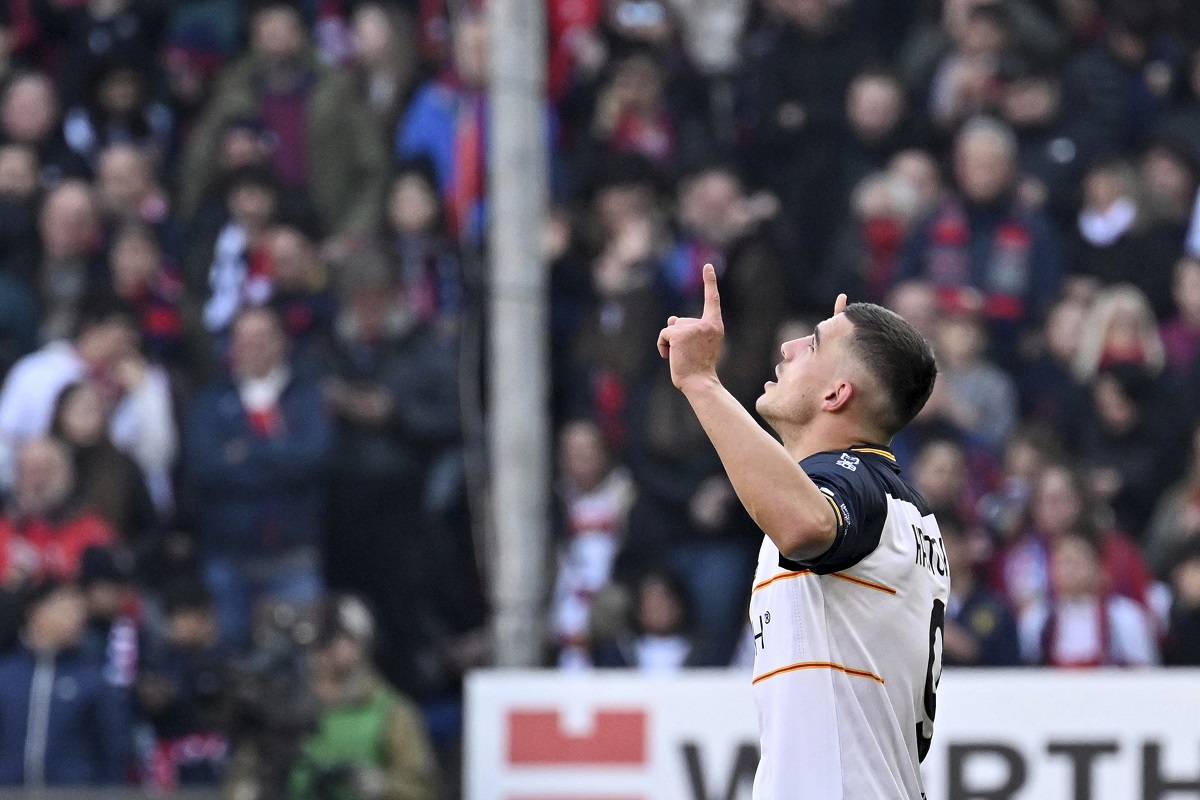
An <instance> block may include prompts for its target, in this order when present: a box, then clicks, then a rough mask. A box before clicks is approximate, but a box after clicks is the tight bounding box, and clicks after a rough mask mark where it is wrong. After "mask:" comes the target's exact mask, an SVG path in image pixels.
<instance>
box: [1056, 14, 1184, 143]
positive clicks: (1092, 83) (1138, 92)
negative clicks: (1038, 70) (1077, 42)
mask: <svg viewBox="0 0 1200 800" xmlns="http://www.w3.org/2000/svg"><path fill="white" fill-rule="evenodd" d="M1107 6H1108V7H1107V8H1106V9H1105V18H1106V20H1107V22H1108V25H1107V26H1106V29H1105V32H1104V35H1103V36H1102V37H1101V39H1100V41H1099V42H1097V43H1096V44H1095V45H1094V46H1092V47H1090V48H1087V49H1085V50H1082V51H1081V52H1079V53H1078V54H1077V55H1075V56H1074V57H1073V58H1072V59H1071V60H1070V61H1069V63H1068V64H1067V65H1066V66H1065V67H1064V70H1063V80H1064V83H1065V86H1066V91H1067V93H1068V95H1069V96H1071V97H1073V98H1075V102H1076V104H1077V110H1076V113H1077V114H1078V115H1079V116H1080V117H1082V118H1084V119H1086V120H1088V121H1089V123H1090V124H1093V125H1095V126H1096V127H1097V128H1098V129H1100V130H1105V131H1109V132H1111V136H1112V139H1113V141H1115V142H1116V143H1117V145H1118V146H1119V147H1120V148H1122V149H1123V150H1126V151H1128V150H1132V149H1135V148H1137V147H1139V146H1142V145H1144V144H1145V140H1146V136H1147V135H1148V133H1149V131H1150V129H1151V127H1152V125H1153V122H1154V119H1155V117H1156V116H1157V115H1158V114H1160V113H1161V112H1162V111H1163V109H1164V108H1165V107H1166V105H1167V103H1168V100H1169V98H1170V96H1171V94H1172V89H1173V88H1174V85H1175V82H1176V81H1177V80H1178V77H1179V75H1180V74H1181V72H1182V69H1183V61H1184V58H1185V55H1186V54H1185V53H1184V51H1183V49H1182V48H1181V47H1180V46H1179V42H1178V40H1177V39H1175V38H1174V37H1173V36H1171V35H1169V34H1168V33H1167V32H1166V31H1165V30H1164V29H1163V28H1162V22H1163V19H1162V18H1161V17H1160V16H1159V14H1158V11H1157V10H1156V8H1155V6H1154V5H1153V4H1150V3H1144V2H1142V0H1111V2H1109V3H1108V4H1107Z"/></svg>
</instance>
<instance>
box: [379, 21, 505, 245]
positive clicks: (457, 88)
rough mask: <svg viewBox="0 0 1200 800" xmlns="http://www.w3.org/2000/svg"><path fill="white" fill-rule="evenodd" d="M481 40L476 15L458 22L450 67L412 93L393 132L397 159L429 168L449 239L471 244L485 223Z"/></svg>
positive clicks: (484, 57)
mask: <svg viewBox="0 0 1200 800" xmlns="http://www.w3.org/2000/svg"><path fill="white" fill-rule="evenodd" d="M487 36H488V34H487V26H486V24H485V23H484V19H483V17H482V16H481V15H479V14H478V13H469V14H463V15H460V16H459V18H458V20H457V21H456V22H455V24H454V57H453V63H452V65H451V66H450V68H449V69H448V70H447V71H446V72H445V73H444V74H442V75H440V76H438V77H437V78H435V79H434V80H431V81H428V82H426V83H425V84H424V85H422V86H421V87H419V88H418V89H417V92H416V94H415V95H413V99H412V102H411V103H410V104H409V107H408V110H407V112H406V113H405V115H404V118H403V119H401V121H400V125H399V126H398V127H397V128H396V145H395V151H396V155H397V156H399V157H400V158H405V159H412V158H427V159H429V161H430V162H431V163H432V164H433V169H434V174H435V175H436V176H437V183H438V190H439V192H440V194H441V197H442V208H443V210H444V211H445V215H446V226H447V230H448V232H449V234H450V236H451V237H452V238H454V239H455V240H458V241H462V242H470V243H474V244H478V243H479V242H480V241H482V238H483V235H484V228H483V225H484V222H485V217H484V214H485V193H486V187H485V176H486V174H487V126H486V117H487V113H486V106H487V103H486V93H487V83H488V39H487Z"/></svg>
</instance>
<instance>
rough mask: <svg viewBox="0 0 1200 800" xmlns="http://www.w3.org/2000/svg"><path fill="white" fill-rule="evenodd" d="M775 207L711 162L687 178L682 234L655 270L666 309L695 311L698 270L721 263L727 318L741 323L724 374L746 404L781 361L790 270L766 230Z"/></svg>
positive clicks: (699, 294) (681, 196)
mask: <svg viewBox="0 0 1200 800" xmlns="http://www.w3.org/2000/svg"><path fill="white" fill-rule="evenodd" d="M777 210H778V208H777V204H776V203H775V202H774V200H773V199H772V198H769V197H764V196H761V195H759V196H753V197H748V196H747V195H746V193H745V191H744V190H743V188H742V185H741V181H740V180H739V178H738V176H737V174H736V173H735V172H734V171H733V170H732V168H729V167H722V166H712V167H706V168H704V169H701V170H699V171H697V172H695V173H692V174H690V175H687V176H685V177H684V178H683V179H681V180H680V182H679V191H678V211H677V219H676V227H677V229H678V235H677V238H676V239H675V242H674V243H673V244H672V245H671V246H670V247H669V248H668V249H667V251H666V253H665V254H664V256H663V257H662V259H661V260H660V261H659V265H658V274H657V276H656V282H657V284H658V296H659V298H660V302H661V303H662V305H663V307H665V308H671V309H674V310H676V311H678V312H679V313H681V314H691V313H693V312H695V313H697V314H698V313H699V311H698V309H699V308H700V307H701V305H702V304H703V302H704V296H703V283H702V281H701V271H702V270H703V269H704V265H705V264H712V265H713V266H714V267H716V270H717V281H718V283H719V285H720V287H721V293H722V297H723V298H724V306H725V315H726V318H727V319H730V320H733V321H735V324H736V326H737V327H736V328H734V327H732V326H731V331H733V333H732V334H731V336H730V338H729V339H728V340H727V341H726V343H725V347H726V350H725V360H724V362H723V364H722V367H723V368H722V375H721V380H722V381H723V383H724V384H725V386H727V387H728V388H729V391H730V392H731V393H732V394H733V395H734V397H737V398H738V399H739V400H741V401H742V402H743V403H745V404H748V403H750V401H751V400H752V399H753V398H754V397H756V396H757V395H758V392H759V391H760V390H761V381H762V377H763V375H765V374H768V373H769V371H770V369H771V367H772V366H773V365H774V363H775V361H776V355H777V352H776V348H775V346H774V344H775V332H776V329H777V328H778V327H779V323H780V322H782V321H783V317H784V308H785V305H784V302H785V291H784V285H785V284H784V281H785V276H784V274H783V269H782V265H781V264H780V263H779V259H778V258H777V256H776V254H775V251H774V249H773V247H772V246H771V241H770V240H769V238H767V236H766V235H765V231H764V223H765V222H767V221H768V220H770V218H771V217H772V216H774V214H775V213H776V212H777ZM791 279H792V280H793V281H795V280H796V276H791Z"/></svg>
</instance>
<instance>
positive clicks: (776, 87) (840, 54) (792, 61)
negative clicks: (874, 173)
mask: <svg viewBox="0 0 1200 800" xmlns="http://www.w3.org/2000/svg"><path fill="white" fill-rule="evenodd" d="M766 11H767V13H766V15H764V18H763V20H762V24H761V25H760V26H759V27H758V28H757V29H756V30H751V31H750V32H749V36H748V38H747V41H746V44H745V45H744V53H745V54H744V57H743V64H742V75H741V77H740V80H739V84H738V86H737V92H738V95H739V100H740V101H741V102H740V105H741V110H740V113H739V115H738V116H739V119H738V127H739V130H741V131H744V134H743V135H742V136H740V137H739V141H738V146H739V151H740V155H741V158H742V159H743V163H744V164H745V165H746V168H747V172H748V176H747V177H748V178H749V180H750V182H751V183H752V185H754V186H763V187H765V188H766V189H768V190H770V191H771V192H772V193H774V195H775V196H776V197H778V198H779V200H780V203H781V204H782V206H783V211H782V216H783V218H785V219H787V220H789V221H793V222H794V224H795V225H796V231H795V238H796V250H797V253H796V255H797V256H798V257H799V258H803V259H804V260H805V261H807V262H808V263H816V264H819V263H821V260H822V259H823V258H824V256H825V248H826V247H827V246H828V245H829V241H830V238H831V237H832V235H833V234H834V233H835V232H836V230H837V226H838V223H840V222H841V220H842V218H843V216H844V215H845V208H844V204H843V207H836V206H835V205H834V204H830V203H828V202H827V201H828V197H827V196H826V189H825V187H827V186H830V185H833V184H834V183H835V182H836V180H837V178H838V177H839V176H838V172H839V169H840V165H841V159H840V158H839V154H840V153H841V152H842V147H843V146H844V144H845V142H846V140H847V134H848V123H847V120H846V95H847V90H848V89H849V87H850V84H851V82H852V81H853V80H854V77H855V75H857V74H859V72H861V70H862V68H863V66H864V65H865V64H866V63H867V61H868V60H869V55H870V48H869V47H868V46H867V44H866V43H865V42H863V41H862V40H861V39H860V38H859V37H858V36H855V35H854V33H853V30H852V26H851V24H850V22H849V19H848V15H847V14H845V13H844V11H845V9H844V8H843V7H842V6H841V5H839V4H837V3H832V2H828V0H797V2H774V3H769V4H767V5H766ZM802 299H803V300H804V301H806V302H808V303H813V302H815V298H802ZM793 302H795V301H793Z"/></svg>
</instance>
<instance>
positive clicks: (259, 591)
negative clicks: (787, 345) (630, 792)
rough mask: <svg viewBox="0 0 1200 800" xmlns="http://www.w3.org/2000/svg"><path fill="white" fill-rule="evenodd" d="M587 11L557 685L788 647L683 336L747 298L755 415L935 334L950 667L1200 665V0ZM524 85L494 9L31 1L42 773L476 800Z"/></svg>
mask: <svg viewBox="0 0 1200 800" xmlns="http://www.w3.org/2000/svg"><path fill="white" fill-rule="evenodd" d="M547 13H548V34H549V48H548V53H547V58H548V61H547V79H548V80H547V96H548V104H547V121H548V123H549V124H548V126H547V127H548V131H549V138H548V141H547V155H548V157H549V159H550V164H551V175H552V187H551V188H552V197H553V203H552V209H551V213H550V215H549V217H548V219H547V220H546V221H545V226H544V230H543V235H542V241H541V244H542V249H543V253H544V256H545V261H546V264H547V269H548V276H549V284H550V297H549V302H550V328H549V330H547V332H546V335H547V336H548V337H549V340H550V343H551V348H550V349H551V359H552V363H551V369H552V378H553V380H552V385H551V402H552V407H551V409H550V410H549V413H550V414H551V415H552V419H553V429H554V431H555V437H556V448H557V455H558V458H557V461H556V474H555V482H554V486H553V490H554V493H555V494H554V496H555V500H556V502H555V511H556V513H555V519H554V523H555V525H554V529H555V539H554V542H553V551H554V558H552V563H553V568H554V569H553V580H552V590H551V592H550V596H549V597H548V598H547V623H546V629H547V636H546V641H545V648H544V652H545V661H546V663H547V664H548V665H549V664H554V665H558V666H559V667H561V668H562V669H569V670H584V669H590V668H600V667H636V668H641V669H646V670H673V669H679V668H683V667H686V666H723V665H737V666H744V665H746V664H747V659H748V655H747V654H748V653H751V652H752V650H753V648H752V640H751V639H750V638H749V637H750V633H749V632H748V630H747V628H746V625H745V622H744V620H745V609H746V606H747V603H748V595H749V591H750V580H751V576H752V572H753V564H754V560H755V554H756V552H757V549H758V545H759V542H760V539H761V535H760V534H759V533H758V532H757V531H756V529H755V528H754V526H753V524H752V523H751V521H750V520H749V518H748V517H747V516H746V515H745V513H744V512H743V511H742V510H741V507H740V505H739V504H738V502H737V500H736V497H735V496H734V493H733V491H732V488H731V486H730V484H729V482H728V481H727V479H726V478H725V477H724V475H723V472H722V470H721V466H720V462H719V460H718V459H717V457H716V454H715V452H714V451H713V450H712V448H711V446H710V445H709V443H708V440H707V438H706V436H705V435H704V433H703V431H702V430H701V429H700V427H699V425H698V423H697V422H696V420H695V417H694V416H693V415H692V413H691V412H690V410H689V408H688V407H687V403H686V401H685V400H684V398H683V397H682V396H681V395H680V394H679V393H678V392H676V391H675V390H674V389H673V387H672V386H671V383H670V379H669V375H668V373H667V370H666V369H665V368H664V367H663V366H662V365H661V363H660V362H659V360H658V359H657V358H656V353H655V350H654V346H653V342H654V340H655V336H656V333H657V331H658V329H659V328H660V326H661V325H662V323H663V320H664V319H665V318H666V316H667V315H668V314H695V313H696V312H698V310H699V308H700V306H701V304H702V301H703V291H702V283H701V270H702V267H703V265H704V264H706V263H712V264H714V265H715V267H716V269H717V274H718V282H719V285H720V288H721V293H722V298H723V303H724V306H725V318H726V320H727V323H728V338H727V341H726V348H725V351H724V356H723V361H722V364H721V374H722V379H723V381H724V383H725V385H726V386H727V387H728V388H729V389H730V391H731V392H732V393H733V394H734V395H735V396H736V397H737V398H738V399H739V400H741V401H742V402H744V403H746V404H747V406H748V407H752V403H753V400H754V398H755V397H756V396H757V394H758V393H759V392H760V391H761V386H762V381H763V380H764V378H765V377H768V376H769V374H770V370H771V368H772V366H773V363H774V361H775V360H776V359H777V357H778V350H779V345H780V343H781V342H782V341H786V340H788V339H792V338H795V337H797V336H804V335H807V332H808V331H809V330H810V329H811V327H812V326H813V324H815V322H816V321H818V320H820V319H822V318H823V317H824V316H827V315H828V313H829V310H830V309H831V308H832V303H833V299H834V297H836V295H837V293H839V292H846V293H848V294H849V295H850V297H851V298H852V299H853V300H868V301H873V302H878V303H881V304H885V305H887V306H888V307H890V308H892V309H893V310H895V311H896V312H897V313H899V314H901V315H902V316H904V317H905V318H906V319H908V320H910V321H911V322H912V323H913V324H914V325H916V326H917V327H918V328H919V329H920V330H921V331H922V332H924V333H925V334H926V335H927V336H928V338H929V339H930V340H931V341H932V342H934V343H935V346H936V350H937V353H938V357H939V362H940V366H941V375H940V378H939V382H938V384H937V387H936V389H935V391H934V395H933V397H932V398H931V400H930V402H929V404H928V406H927V407H926V409H925V410H924V411H923V412H922V414H921V415H920V416H919V417H918V419H917V420H915V421H914V422H913V423H912V424H911V425H910V426H909V427H908V428H907V429H906V430H904V431H903V432H902V433H901V434H900V435H899V436H898V437H897V438H896V440H895V441H894V442H893V443H892V448H893V450H894V452H895V454H896V455H897V457H898V458H899V460H900V462H901V464H902V465H903V468H904V471H905V474H906V475H907V477H908V478H909V479H910V480H911V481H912V482H913V483H914V484H915V485H916V486H917V487H918V488H919V489H920V491H921V492H922V493H923V494H924V496H925V497H926V498H927V500H928V501H929V502H930V504H931V506H932V507H934V508H935V509H936V511H937V515H938V519H939V521H940V525H941V529H942V533H943V536H944V539H945V542H946V549H947V554H948V558H949V559H950V561H951V563H952V571H953V574H954V587H953V596H952V600H951V606H950V608H949V613H948V618H947V627H946V636H945V657H946V661H947V663H951V664H956V665H964V666H965V665H983V666H1007V665H1018V664H1029V665H1043V666H1064V667H1083V666H1100V665H1120V666H1146V665H1153V664H1160V663H1162V664H1193V665H1195V664H1200V203H1198V202H1197V197H1198V194H1197V189H1198V187H1200V6H1198V5H1196V4H1195V3H1192V2H1189V0H547ZM488 50H489V42H488V32H487V27H486V23H485V18H484V10H483V9H482V8H481V7H480V6H479V5H477V4H476V3H475V2H473V0H307V2H306V1H305V0H174V2H166V0H9V1H8V2H6V3H5V4H3V5H0V374H3V376H4V377H3V386H2V388H0V497H2V499H3V504H2V511H0V676H3V678H4V679H3V680H0V785H10V786H11V785H33V786H36V785H66V784H102V783H121V782H125V783H141V784H143V785H146V786H150V787H154V788H158V789H165V788H171V787H174V786H178V785H195V784H201V785H203V784H209V785H214V784H216V783H220V782H224V784H225V785H226V786H228V787H231V791H233V792H235V793H237V794H236V796H239V797H240V796H256V795H255V794H252V793H257V796H284V795H292V796H302V797H354V796H357V797H363V798H384V797H387V798H420V799H423V798H432V797H437V796H439V795H440V794H444V793H449V794H453V793H454V792H455V784H456V781H455V778H454V774H455V771H456V768H457V767H456V764H457V759H458V755H457V753H458V749H457V748H458V742H459V741H460V735H461V714H462V706H461V702H462V701H461V692H462V678H463V675H464V674H465V673H466V672H468V671H469V670H470V669H472V668H473V667H476V666H481V665H485V664H487V663H488V662H489V659H490V658H491V653H490V652H489V646H488V638H487V636H486V634H485V631H486V625H487V621H488V611H487V603H486V601H485V596H486V592H485V590H484V588H483V587H484V585H485V582H486V576H487V574H488V564H487V563H486V558H484V557H479V555H478V554H486V553H487V547H486V546H479V544H477V542H480V543H482V538H483V537H482V536H481V533H482V531H483V529H484V526H483V525H482V524H481V522H482V520H481V514H480V513H479V510H480V509H482V508H485V507H486V492H485V491H484V489H485V487H484V485H483V484H484V482H483V481H482V480H481V471H482V470H483V468H484V466H485V465H486V457H485V454H484V453H483V452H482V442H483V441H484V440H485V436H484V420H485V419H486V415H485V413H484V412H485V409H486V397H485V396H484V392H483V391H482V388H481V387H482V386H483V385H484V384H485V381H484V380H483V378H484V377H485V376H486V372H487V370H488V369H489V367H490V365H488V364H487V363H485V362H484V360H483V359H482V357H481V354H482V353H485V352H486V347H485V344H484V343H483V341H482V338H483V334H482V331H484V330H485V329H486V325H485V323H486V320H485V319H484V314H483V309H484V308H485V307H486V300H487V297H486V291H487V286H488V278H487V268H486V264H487V253H486V245H487V237H486V232H487V221H488V201H487V198H488V191H487V175H488V164H487V160H488V146H487V145H488V133H489V125H490V115H489V108H488ZM484 544H485V543H484Z"/></svg>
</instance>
